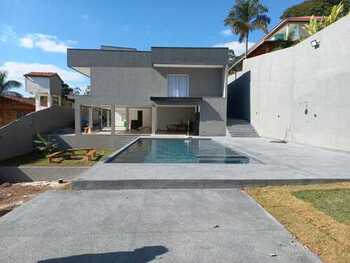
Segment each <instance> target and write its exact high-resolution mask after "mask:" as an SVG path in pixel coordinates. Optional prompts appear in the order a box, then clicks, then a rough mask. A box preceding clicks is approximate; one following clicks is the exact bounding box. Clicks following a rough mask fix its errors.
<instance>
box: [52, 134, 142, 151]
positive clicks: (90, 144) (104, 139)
mask: <svg viewBox="0 0 350 263" xmlns="http://www.w3.org/2000/svg"><path fill="white" fill-rule="evenodd" d="M52 136H53V138H54V139H55V140H56V141H57V142H58V143H59V145H60V147H62V148H96V149H106V148H111V149H115V150H118V149H119V148H121V147H123V146H125V145H126V144H128V143H129V142H131V141H132V140H135V139H136V138H137V136H134V135H116V136H111V135H96V134H86V135H85V134H84V135H83V134H81V135H72V134H69V135H57V134H56V135H52Z"/></svg>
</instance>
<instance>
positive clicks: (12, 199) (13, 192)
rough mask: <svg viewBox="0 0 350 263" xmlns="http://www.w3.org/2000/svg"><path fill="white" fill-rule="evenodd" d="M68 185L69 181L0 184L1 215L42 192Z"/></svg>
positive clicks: (63, 187)
mask: <svg viewBox="0 0 350 263" xmlns="http://www.w3.org/2000/svg"><path fill="white" fill-rule="evenodd" d="M68 185H69V183H63V184H59V183H58V182H30V183H17V184H10V183H3V184H1V185H0V217H1V216H3V215H5V214H7V213H8V212H10V211H11V210H13V209H14V208H16V207H17V206H20V205H22V204H24V203H25V202H27V201H29V200H31V199H32V198H34V197H35V196H37V195H38V194H40V193H43V192H45V191H47V190H51V189H65V188H67V187H68Z"/></svg>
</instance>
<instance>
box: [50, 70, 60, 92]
mask: <svg viewBox="0 0 350 263" xmlns="http://www.w3.org/2000/svg"><path fill="white" fill-rule="evenodd" d="M50 94H51V95H57V96H62V81H61V79H60V78H59V77H58V76H57V75H54V76H52V77H51V78H50Z"/></svg>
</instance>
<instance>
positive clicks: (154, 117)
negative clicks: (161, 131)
mask: <svg viewBox="0 0 350 263" xmlns="http://www.w3.org/2000/svg"><path fill="white" fill-rule="evenodd" d="M156 132H157V107H156V106H153V107H152V134H153V135H155V134H156Z"/></svg>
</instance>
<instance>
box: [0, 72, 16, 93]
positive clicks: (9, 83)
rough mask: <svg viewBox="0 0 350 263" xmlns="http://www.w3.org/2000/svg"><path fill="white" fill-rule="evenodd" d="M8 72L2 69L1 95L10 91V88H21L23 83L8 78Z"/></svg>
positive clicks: (0, 73)
mask: <svg viewBox="0 0 350 263" xmlns="http://www.w3.org/2000/svg"><path fill="white" fill-rule="evenodd" d="M6 78H7V73H6V72H5V71H3V72H1V71H0V96H1V95H3V94H4V93H5V91H8V90H9V89H10V88H19V87H20V86H21V83H20V82H18V81H16V80H6Z"/></svg>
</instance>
